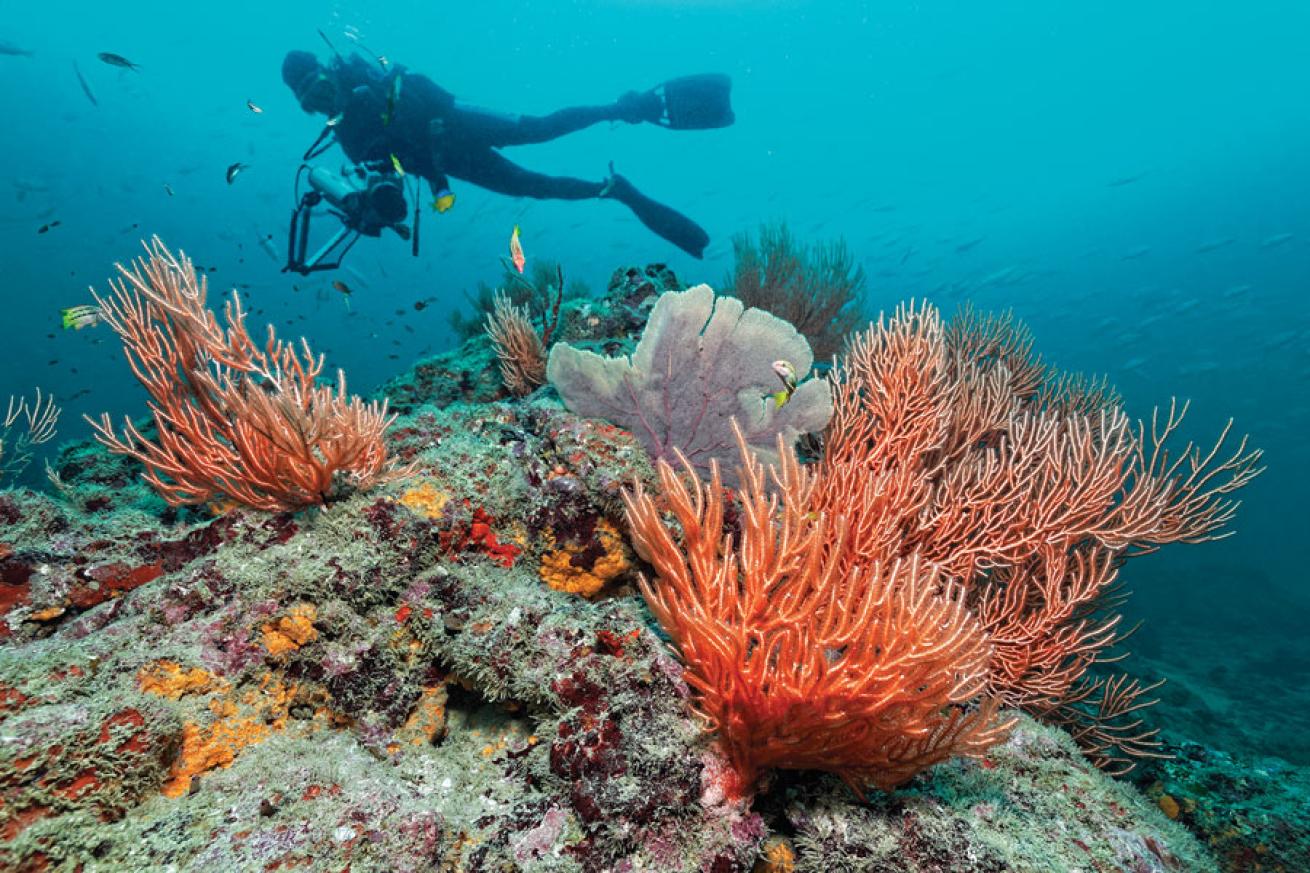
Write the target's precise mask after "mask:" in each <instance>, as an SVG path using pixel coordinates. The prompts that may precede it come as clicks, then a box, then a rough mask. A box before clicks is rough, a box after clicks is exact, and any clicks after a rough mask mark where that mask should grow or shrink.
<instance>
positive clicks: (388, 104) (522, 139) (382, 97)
mask: <svg viewBox="0 0 1310 873" xmlns="http://www.w3.org/2000/svg"><path fill="white" fill-rule="evenodd" d="M379 66H385V69H380V68H379ZM282 80H283V81H284V82H286V83H287V85H288V86H289V87H290V88H291V90H292V91H293V92H294V93H295V95H296V99H297V100H298V101H299V103H300V106H301V108H302V109H304V110H305V111H306V112H309V113H311V114H313V113H319V114H323V115H326V116H328V117H329V118H330V119H336V123H335V125H334V126H333V127H332V128H331V132H332V133H334V134H335V136H336V140H337V142H338V143H339V144H340V146H341V148H342V151H344V152H345V153H346V156H347V157H348V158H349V159H350V160H351V161H353V162H354V163H357V164H362V163H371V162H381V163H383V164H385V163H388V162H390V161H391V157H392V156H393V155H394V156H395V159H396V160H397V161H399V162H400V165H401V166H402V167H403V168H404V170H405V172H407V173H413V174H415V175H418V176H422V177H423V178H424V179H427V180H428V184H429V185H430V186H431V189H432V194H433V202H432V205H433V208H435V209H437V210H438V211H440V212H444V211H446V209H448V208H449V207H450V206H451V205H452V204H453V203H454V199H455V198H454V195H453V194H452V193H451V192H450V188H449V183H448V181H447V177H448V176H449V177H452V178H455V179H461V180H463V181H466V182H471V183H472V184H474V185H477V186H479V187H481V188H486V189H487V190H489V191H495V192H497V193H499V194H507V195H509V196H511V197H534V198H539V199H556V200H587V199H591V198H599V197H603V198H609V199H613V200H617V201H619V202H620V203H622V204H624V205H625V206H627V207H628V208H629V209H631V210H632V212H633V214H634V215H636V217H637V218H638V219H639V220H640V221H641V223H642V224H644V225H646V226H647V227H648V228H650V229H651V230H653V231H654V232H655V233H657V234H659V235H660V236H662V237H663V238H664V239H666V240H668V241H669V242H671V243H673V244H674V245H676V246H677V247H678V248H680V249H682V250H683V251H685V252H687V253H688V254H690V255H692V256H693V257H697V258H699V257H701V255H702V253H703V252H704V250H705V246H706V245H707V244H708V243H709V234H707V233H706V232H705V231H704V230H703V229H702V228H701V227H700V225H698V224H696V222H694V221H692V220H691V219H690V218H687V217H686V216H685V215H683V214H682V213H680V212H677V211H676V210H674V209H672V208H670V207H668V206H665V205H663V204H662V203H658V202H656V201H654V200H652V199H650V198H649V197H647V196H646V195H644V194H642V193H641V192H640V191H638V190H637V189H636V187H634V186H633V184H632V183H631V182H629V181H628V180H627V179H625V178H624V177H623V176H620V175H619V174H618V173H615V172H614V168H613V165H612V164H611V166H610V175H609V177H608V178H607V179H605V180H604V181H601V182H589V181H586V180H584V179H575V178H571V177H568V176H548V175H545V174H543V173H536V172H533V171H531V170H527V169H524V168H523V167H520V166H519V165H518V164H515V163H514V162H513V161H510V160H509V159H508V158H506V157H504V156H503V155H501V153H500V152H499V149H501V148H503V147H505V146H514V145H528V144H531V143H539V142H547V141H548V140H552V139H555V138H556V137H560V136H564V135H565V134H568V133H572V132H574V131H576V130H582V129H583V128H585V127H590V126H591V125H593V124H596V123H598V122H601V121H625V122H628V123H631V124H637V123H640V122H643V121H646V122H650V123H652V124H658V125H660V126H663V127H668V128H671V129H675V130H693V129H705V128H712V127H725V126H727V125H729V124H731V123H732V121H733V115H732V108H731V106H730V105H729V91H730V88H731V82H730V80H729V79H728V77H727V76H724V75H719V74H708V75H699V76H686V77H683V78H680V79H672V80H670V81H668V82H665V83H663V84H661V85H659V86H657V87H655V88H653V89H651V90H649V91H629V92H627V93H626V94H624V95H623V96H621V97H620V98H619V99H618V100H617V101H616V102H614V103H611V104H608V105H603V106H574V107H570V108H567V109H561V110H559V111H557V112H552V113H550V114H549V115H542V116H531V115H511V114H506V113H501V112H494V111H492V110H488V109H482V108H479V107H475V106H470V105H468V104H466V103H463V102H462V101H460V100H458V99H457V98H456V97H455V96H454V95H453V94H451V93H450V92H449V91H446V90H445V89H443V88H441V87H440V86H439V85H437V84H436V83H435V82H433V81H432V80H431V79H429V78H427V77H426V76H422V75H418V74H415V73H410V72H408V71H407V70H406V69H405V68H404V67H402V66H399V65H394V64H393V65H389V66H387V65H378V64H375V63H373V62H371V61H368V60H365V59H364V58H362V57H360V56H358V55H352V56H351V57H349V58H343V57H341V56H339V55H338V56H337V57H335V58H333V59H332V61H331V62H330V63H329V65H328V66H323V65H322V64H320V63H319V61H318V59H317V58H316V57H315V56H314V55H313V54H311V53H310V52H303V51H292V52H288V53H287V56H286V58H285V59H284V60H283V61H282Z"/></svg>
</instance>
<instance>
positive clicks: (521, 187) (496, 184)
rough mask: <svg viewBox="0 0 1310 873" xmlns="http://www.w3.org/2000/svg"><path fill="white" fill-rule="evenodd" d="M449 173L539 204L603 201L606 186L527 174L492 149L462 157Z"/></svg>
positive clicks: (475, 183) (599, 183) (448, 168)
mask: <svg viewBox="0 0 1310 873" xmlns="http://www.w3.org/2000/svg"><path fill="white" fill-rule="evenodd" d="M447 171H448V172H449V173H450V175H452V176H454V177H455V178H457V179H463V180H464V181H466V182H472V183H473V184H474V185H477V186H478V187H480V188H486V189H487V190H488V191H495V192H496V193H497V194H507V195H509V196H510V197H533V198H535V199H538V200H589V199H591V198H593V197H599V196H600V195H601V191H602V190H604V188H605V184H606V183H604V182H589V181H587V180H586V179H574V178H573V177H571V176H547V175H546V174H545V173H535V172H533V171H532V170H526V169H524V168H523V167H520V166H519V165H518V164H516V163H514V162H513V161H511V160H510V159H509V158H506V157H505V156H504V155H502V154H500V153H499V152H496V151H493V150H491V149H478V150H477V151H475V152H473V153H471V154H470V153H465V154H463V155H461V156H460V159H459V161H458V166H452V165H450V164H449V163H448V165H447Z"/></svg>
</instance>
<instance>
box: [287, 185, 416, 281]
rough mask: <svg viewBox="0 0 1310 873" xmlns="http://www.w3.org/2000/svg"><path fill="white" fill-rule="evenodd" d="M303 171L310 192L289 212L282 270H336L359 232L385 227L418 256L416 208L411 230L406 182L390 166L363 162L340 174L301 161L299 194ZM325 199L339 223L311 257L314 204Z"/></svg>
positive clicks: (378, 231)
mask: <svg viewBox="0 0 1310 873" xmlns="http://www.w3.org/2000/svg"><path fill="white" fill-rule="evenodd" d="M302 174H306V181H307V182H308V185H309V190H308V191H306V192H304V194H303V195H300V196H299V198H298V200H297V203H296V206H295V208H294V209H293V210H292V211H291V228H290V231H289V239H288V241H287V264H286V266H285V267H283V268H282V272H284V273H286V272H296V273H300V274H301V275H304V276H308V275H309V274H310V273H313V272H317V271H319V270H335V269H336V268H337V267H339V266H340V265H341V259H342V258H344V257H345V255H346V253H347V252H349V251H350V248H351V247H352V246H353V245H354V244H355V242H356V241H357V240H358V239H359V238H360V237H361V236H373V237H376V236H381V235H382V231H383V230H386V229H387V228H390V229H391V230H393V231H395V232H396V234H397V235H398V236H399V237H400V238H401V239H405V240H411V241H412V243H413V245H412V251H413V254H415V255H417V254H418V211H417V210H415V214H414V225H413V228H412V229H411V227H410V226H409V225H407V224H406V223H405V217H406V215H407V214H408V211H409V203H408V201H407V200H406V198H405V186H404V182H403V180H402V178H401V177H400V176H398V175H397V174H396V173H395V172H394V171H393V170H392V168H391V166H390V165H389V164H382V163H381V162H379V163H377V164H362V165H359V166H355V167H350V168H348V169H346V170H343V171H342V172H340V173H334V172H332V171H331V170H328V169H326V168H324V167H311V166H309V165H308V164H302V165H301V166H300V169H299V170H298V171H297V173H296V191H297V193H299V191H300V179H301V175H302ZM324 203H326V204H327V207H328V209H327V213H328V214H329V215H332V216H334V217H336V218H337V219H338V220H339V221H340V222H341V227H340V228H339V229H338V230H337V231H336V232H335V233H334V234H332V236H331V237H329V238H328V240H327V242H325V243H324V244H323V245H321V246H320V247H319V248H318V250H317V251H315V252H314V253H313V254H312V255H311V254H309V226H310V219H311V218H312V217H313V215H314V211H313V210H314V208H315V207H317V206H319V205H321V204H324Z"/></svg>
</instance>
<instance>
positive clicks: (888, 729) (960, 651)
mask: <svg viewBox="0 0 1310 873" xmlns="http://www.w3.org/2000/svg"><path fill="white" fill-rule="evenodd" d="M738 440H739V445H740V448H741V453H742V464H743V466H742V471H741V480H742V487H741V492H740V497H741V512H742V515H741V524H740V531H739V532H738V533H737V534H736V535H735V536H734V535H733V534H725V533H724V509H725V504H726V502H727V497H726V495H725V492H724V488H723V485H722V482H721V479H720V476H719V470H718V464H717V462H715V463H713V464H712V465H711V475H710V481H709V484H708V485H702V484H701V482H700V480H699V479H698V478H696V476H695V472H694V470H693V468H692V467H691V465H690V464H689V463H688V462H687V461H686V459H685V458H684V459H681V461H682V466H683V468H684V470H685V472H686V473H687V475H688V479H687V481H685V482H684V481H683V479H681V478H680V477H679V476H678V474H677V473H676V472H675V470H674V469H673V468H672V467H671V466H670V465H669V464H668V463H666V462H664V461H660V462H659V465H658V466H659V476H660V484H661V488H662V494H663V498H664V501H665V502H666V503H667V507H668V509H669V510H670V511H671V512H672V513H673V515H674V516H675V517H676V519H677V521H678V523H679V526H680V527H681V530H682V543H681V545H679V542H678V541H677V540H676V539H675V537H674V535H673V533H672V532H671V531H670V530H669V528H667V527H666V526H665V524H664V522H663V519H662V517H661V513H660V509H659V506H658V505H657V502H656V501H655V499H653V498H652V497H651V496H650V495H648V494H647V493H645V492H644V491H643V490H642V489H641V488H640V487H638V488H637V491H636V492H635V493H634V494H631V495H628V496H627V497H626V498H625V499H626V501H627V507H628V521H629V524H630V526H631V528H632V532H633V539H634V542H635V544H636V547H637V550H638V553H639V554H640V555H641V556H642V557H643V558H644V559H645V560H647V561H648V562H650V563H651V564H652V565H653V566H654V568H655V571H656V574H657V576H658V581H657V582H651V581H648V580H645V579H643V580H642V583H641V584H642V592H643V594H644V595H645V597H646V600H647V602H648V603H649V604H650V607H651V610H652V611H653V612H654V613H655V616H656V617H657V618H658V619H659V621H660V623H661V625H663V627H664V629H665V630H666V631H667V632H668V633H669V635H670V636H671V637H672V638H673V641H674V643H675V644H676V645H677V647H678V650H679V652H680V653H681V655H682V659H683V661H684V663H685V664H686V669H687V672H686V678H687V682H688V684H689V685H691V687H692V688H693V689H694V690H695V692H696V699H697V707H698V709H699V711H700V713H701V714H702V715H703V716H704V717H705V719H706V721H707V722H708V726H709V727H710V729H712V730H714V731H716V732H717V733H718V735H719V739H720V742H721V744H722V746H723V748H724V751H725V753H726V755H727V757H728V759H729V761H730V762H731V763H732V765H733V770H734V772H735V774H736V776H737V779H738V783H737V785H736V786H735V788H736V790H737V791H738V792H739V793H743V794H744V793H748V792H749V791H750V790H751V789H752V787H753V785H754V783H755V781H756V778H757V776H758V774H759V773H760V771H762V770H764V769H766V768H775V767H777V768H788V769H815V770H826V771H830V772H833V773H836V774H838V775H839V776H841V778H842V779H844V780H845V781H846V782H847V783H848V784H849V785H850V786H851V787H852V788H853V789H854V790H855V791H856V792H862V791H863V789H864V787H865V786H866V785H869V784H872V785H875V786H878V787H880V788H890V787H892V786H894V785H897V784H899V783H901V782H904V781H905V780H907V779H909V778H910V777H911V776H913V775H914V774H915V773H917V772H919V771H920V770H922V769H924V768H926V767H928V766H931V765H932V764H934V763H937V762H939V761H942V760H944V759H946V758H948V757H950V756H952V755H973V754H980V753H981V752H982V751H983V750H985V749H986V748H988V747H989V746H991V745H992V744H994V743H996V742H998V741H999V740H1000V739H1001V738H1002V737H1003V735H1004V733H1005V731H1006V730H1007V728H1008V725H1003V724H998V723H997V721H996V718H995V704H994V703H992V702H987V703H984V704H983V705H981V706H980V707H975V708H969V707H966V706H964V705H963V704H965V703H966V702H967V701H971V700H973V699H974V698H976V697H977V696H978V694H979V693H980V692H981V690H982V688H983V685H984V684H985V682H986V677H987V663H988V656H989V651H990V650H989V646H988V644H987V642H986V639H985V637H984V634H983V631H982V627H981V625H980V624H979V623H978V622H977V621H976V620H975V619H974V618H973V617H972V616H971V615H970V614H969V613H968V611H967V610H966V608H965V605H964V599H963V591H962V589H961V588H960V586H959V585H958V584H956V583H954V582H952V581H950V580H948V579H946V578H944V577H942V576H941V575H940V573H939V572H938V571H937V569H936V568H935V567H934V566H933V565H931V564H930V563H928V562H926V561H923V560H921V559H919V558H918V557H917V556H911V557H908V558H905V559H899V558H898V559H892V560H889V561H886V562H881V561H875V562H872V563H869V564H851V563H850V562H848V561H847V560H846V554H847V553H846V545H847V543H848V541H849V539H850V537H851V535H852V526H853V525H854V524H857V523H858V518H859V510H858V508H854V509H853V510H852V511H850V512H846V511H842V512H835V513H831V514H828V513H817V514H816V513H814V512H812V511H810V508H809V507H810V505H811V503H812V500H813V496H814V493H815V490H816V487H818V486H817V483H816V480H815V479H814V477H813V476H812V475H811V473H810V472H809V471H808V470H807V469H806V468H804V467H802V466H801V465H800V464H799V463H798V462H797V460H796V457H795V454H794V452H793V451H792V450H791V449H790V447H789V446H786V445H785V444H784V443H783V441H782V440H781V439H779V441H778V453H779V457H780V458H781V463H780V467H779V468H778V469H776V470H772V471H771V472H772V475H773V477H774V480H775V484H776V485H777V490H778V493H775V494H769V493H768V489H767V487H766V480H765V472H764V468H763V467H762V465H761V464H760V463H759V462H758V461H757V460H756V459H755V458H754V456H753V454H752V453H751V451H750V449H749V448H748V447H747V445H746V443H745V441H744V440H742V439H741V435H740V431H739V432H738Z"/></svg>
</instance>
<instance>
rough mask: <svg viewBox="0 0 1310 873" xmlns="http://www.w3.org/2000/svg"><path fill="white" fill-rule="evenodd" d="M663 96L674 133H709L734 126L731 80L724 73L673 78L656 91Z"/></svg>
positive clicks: (663, 121) (664, 121) (663, 122)
mask: <svg viewBox="0 0 1310 873" xmlns="http://www.w3.org/2000/svg"><path fill="white" fill-rule="evenodd" d="M656 90H657V91H660V92H662V93H663V95H664V118H663V119H661V120H660V121H658V122H656V123H657V124H661V125H663V126H664V127H668V128H671V129H673V130H709V129H710V128H715V127H727V126H728V125H730V124H732V122H733V120H734V119H735V116H734V115H733V114H732V100H731V98H732V79H731V78H730V77H729V76H727V75H726V74H724V73H701V74H699V75H695V76H682V77H680V78H677V79H670V80H668V81H667V82H665V83H664V84H662V85H660V86H658V87H657V88H656Z"/></svg>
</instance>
